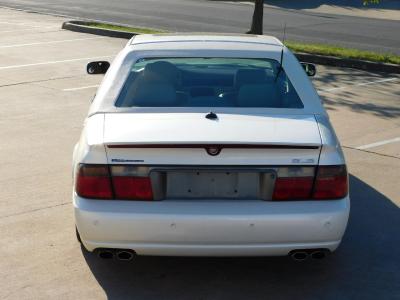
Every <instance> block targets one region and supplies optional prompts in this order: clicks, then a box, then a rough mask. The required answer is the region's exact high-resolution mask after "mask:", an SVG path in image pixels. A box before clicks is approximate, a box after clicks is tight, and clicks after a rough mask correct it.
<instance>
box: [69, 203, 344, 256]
mask: <svg viewBox="0 0 400 300" xmlns="http://www.w3.org/2000/svg"><path fill="white" fill-rule="evenodd" d="M74 197H75V198H74V207H75V216H76V220H77V226H78V230H79V232H81V238H82V239H83V241H84V244H85V245H86V246H87V247H88V248H89V250H93V248H94V247H110V246H117V247H120V248H131V247H132V248H131V249H134V250H136V251H139V252H140V254H150V253H151V254H155V252H157V253H158V254H160V255H173V254H179V255H181V253H182V252H183V250H184V249H187V250H188V252H187V254H186V255H218V254H219V253H221V252H220V251H222V250H226V251H227V252H226V253H225V255H229V254H234V253H235V254H237V255H262V254H268V255H286V254H287V252H289V251H290V250H293V249H296V248H295V247H296V245H297V246H298V245H301V246H300V248H305V247H309V245H313V246H312V247H316V248H319V247H317V246H318V245H325V244H324V243H327V242H331V243H332V244H336V245H337V244H338V243H339V241H340V240H341V238H342V235H343V233H344V231H345V228H346V224H347V218H348V215H349V209H350V206H349V204H350V203H349V198H344V199H342V200H335V201H320V202H318V201H301V202H270V201H260V200H259V201H257V200H234V201H212V200H203V201H193V200H191V201H173V200H168V201H158V202H145V201H133V202H132V201H107V200H105V201H93V200H86V199H83V198H80V197H77V196H76V195H75V196H74ZM96 220H100V222H95V221H96ZM171 224H174V226H171ZM251 224H253V226H251ZM334 242H335V243H334ZM197 245H203V247H204V248H202V247H201V246H199V247H198V246H197ZM235 246H236V247H235ZM260 248H261V249H263V251H259V250H261V249H260ZM322 248H324V247H322ZM333 250H334V249H333ZM153 251H154V252H153ZM231 251H232V252H231ZM282 251H287V252H286V253H282Z"/></svg>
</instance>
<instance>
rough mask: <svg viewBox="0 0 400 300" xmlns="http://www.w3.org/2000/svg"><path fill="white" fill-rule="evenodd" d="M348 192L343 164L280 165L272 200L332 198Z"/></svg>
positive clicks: (337, 197)
mask: <svg viewBox="0 0 400 300" xmlns="http://www.w3.org/2000/svg"><path fill="white" fill-rule="evenodd" d="M347 193H348V178H347V170H346V166H345V165H334V166H318V167H317V172H316V174H315V168H314V167H281V168H279V169H278V171H277V178H276V180H275V188H274V192H273V195H272V200H282V201H285V200H312V199H313V200H334V199H341V198H343V197H345V196H346V195H347Z"/></svg>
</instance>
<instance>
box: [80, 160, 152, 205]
mask: <svg viewBox="0 0 400 300" xmlns="http://www.w3.org/2000/svg"><path fill="white" fill-rule="evenodd" d="M75 189H76V193H77V194H78V195H79V196H81V197H84V198H91V199H116V200H153V190H152V186H151V180H150V178H149V177H148V176H147V173H146V174H144V173H143V172H141V168H140V167H131V166H110V167H109V166H108V165H85V164H82V165H80V166H79V171H78V176H77V179H76V188H75Z"/></svg>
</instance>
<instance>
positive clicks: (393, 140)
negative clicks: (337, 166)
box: [356, 137, 400, 150]
mask: <svg viewBox="0 0 400 300" xmlns="http://www.w3.org/2000/svg"><path fill="white" fill-rule="evenodd" d="M397 142H400V137H396V138H394V139H389V140H383V141H379V142H376V143H372V144H367V145H363V146H359V147H357V148H356V149H359V150H365V149H370V148H375V147H379V146H383V145H386V144H392V143H397Z"/></svg>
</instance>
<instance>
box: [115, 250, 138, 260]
mask: <svg viewBox="0 0 400 300" xmlns="http://www.w3.org/2000/svg"><path fill="white" fill-rule="evenodd" d="M116 256H117V258H118V259H119V260H124V261H130V260H132V259H133V257H134V256H135V253H134V252H133V251H130V250H120V251H117V255H116Z"/></svg>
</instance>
